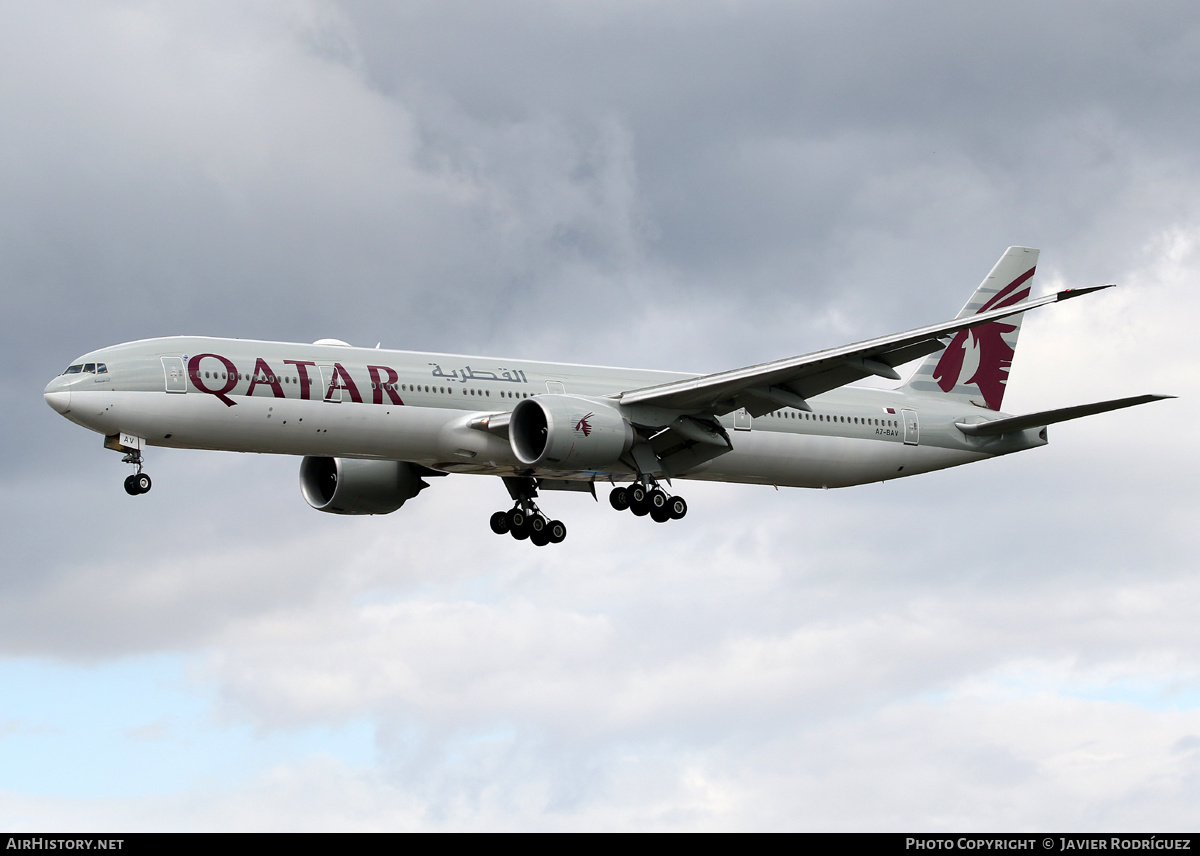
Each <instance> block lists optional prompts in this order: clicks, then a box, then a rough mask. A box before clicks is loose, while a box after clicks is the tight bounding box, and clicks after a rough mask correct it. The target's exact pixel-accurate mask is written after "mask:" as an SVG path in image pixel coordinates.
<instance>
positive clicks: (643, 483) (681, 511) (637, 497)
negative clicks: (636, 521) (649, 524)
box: [608, 476, 687, 523]
mask: <svg viewBox="0 0 1200 856" xmlns="http://www.w3.org/2000/svg"><path fill="white" fill-rule="evenodd" d="M608 502H609V504H610V505H611V506H612V507H613V508H615V509H616V510H617V511H624V510H625V509H627V508H628V509H629V510H630V511H632V512H633V513H634V514H635V515H637V516H638V517H645V516H646V515H647V514H648V515H650V519H651V520H653V521H654V522H656V523H666V522H667V521H668V520H680V519H682V518H683V516H684V515H685V514H687V502H685V501H684V499H683V497H682V496H671V495H670V494H669V493H667V492H666V491H665V490H663V489H662V488H661V487H660V486H659V484H658V482H657V481H655V479H654V478H653V477H650V476H639V477H638V480H637V481H635V482H634V483H633V484H631V485H629V487H614V488H613V489H612V492H611V493H610V494H609V495H608Z"/></svg>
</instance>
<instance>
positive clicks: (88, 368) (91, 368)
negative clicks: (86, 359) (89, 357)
mask: <svg viewBox="0 0 1200 856" xmlns="http://www.w3.org/2000/svg"><path fill="white" fill-rule="evenodd" d="M83 370H84V372H85V373H87V374H95V373H96V364H95V363H87V364H85V365H84V367H83Z"/></svg>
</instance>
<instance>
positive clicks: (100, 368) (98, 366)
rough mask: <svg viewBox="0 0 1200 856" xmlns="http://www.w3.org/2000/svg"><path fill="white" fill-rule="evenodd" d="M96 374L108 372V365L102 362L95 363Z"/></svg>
mask: <svg viewBox="0 0 1200 856" xmlns="http://www.w3.org/2000/svg"><path fill="white" fill-rule="evenodd" d="M96 374H108V366H106V365H104V363H96Z"/></svg>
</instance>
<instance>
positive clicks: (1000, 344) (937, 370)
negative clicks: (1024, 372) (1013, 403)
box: [933, 268, 1034, 410]
mask: <svg viewBox="0 0 1200 856" xmlns="http://www.w3.org/2000/svg"><path fill="white" fill-rule="evenodd" d="M1033 271H1034V269H1033V268H1030V269H1029V270H1027V271H1026V272H1025V273H1023V274H1022V275H1021V276H1019V277H1017V278H1016V279H1014V280H1013V281H1012V282H1010V283H1009V284H1008V285H1007V286H1005V287H1004V288H1002V289H1001V290H1000V291H998V292H997V293H996V294H995V295H994V296H993V297H992V298H991V299H990V300H988V301H987V302H986V303H984V304H983V305H982V306H981V307H979V309H977V310H976V313H975V314H979V313H980V312H988V311H990V310H992V309H1003V308H1004V307H1006V306H1012V305H1013V304H1015V303H1020V302H1021V301H1022V300H1024V299H1025V298H1027V297H1028V296H1029V286H1028V285H1027V283H1028V282H1029V280H1030V279H1032V278H1033ZM1022 286H1023V287H1022ZM1019 329H1020V324H1019V322H1018V323H1017V324H1004V323H1001V322H999V321H993V322H992V323H990V324H983V325H981V326H979V327H972V328H971V329H970V330H960V331H959V332H958V333H956V334H954V338H953V339H951V340H950V344H949V345H947V346H946V350H945V351H943V352H942V356H941V359H939V360H938V363H937V365H936V366H935V367H934V369H933V379H934V380H936V381H937V383H938V386H940V387H941V388H942V391H943V392H950V391H951V390H953V389H954V387H956V386H957V385H958V384H959V383H965V384H975V386H977V387H978V388H979V392H980V393H981V394H982V395H983V401H984V403H985V404H986V405H987V406H988V408H989V409H991V410H999V409H1000V404H1001V402H1003V400H1004V387H1005V384H1006V383H1008V369H1009V367H1010V366H1011V365H1012V358H1013V356H1014V354H1015V353H1016V352H1015V350H1014V347H1013V346H1014V345H1015V344H1016V337H1015V336H1014V337H1012V344H1010V343H1009V342H1008V341H1006V337H1008V336H1009V334H1010V333H1013V332H1014V331H1016V330H1019ZM968 336H970V340H971V351H972V352H973V353H974V354H975V355H976V359H977V362H976V365H975V371H974V372H973V373H972V374H971V376H970V377H969V378H967V379H966V380H965V381H964V380H961V377H962V374H963V367H964V365H965V363H966V361H967V355H968V349H967V337H968Z"/></svg>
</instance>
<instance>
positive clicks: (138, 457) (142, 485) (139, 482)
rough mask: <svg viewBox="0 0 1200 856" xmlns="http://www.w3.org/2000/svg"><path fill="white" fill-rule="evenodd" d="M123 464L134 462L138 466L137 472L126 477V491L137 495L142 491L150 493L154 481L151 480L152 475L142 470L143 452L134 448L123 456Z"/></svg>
mask: <svg viewBox="0 0 1200 856" xmlns="http://www.w3.org/2000/svg"><path fill="white" fill-rule="evenodd" d="M121 463H123V464H133V465H134V466H136V467H137V472H136V473H134V474H133V475H131V476H128V477H127V478H126V479H125V492H126V493H127V494H129V495H130V496H137V495H138V494H142V493H149V492H150V488H151V486H152V485H153V482H151V481H150V476H148V475H146V474H145V473H144V472H142V453H141V451H140V450H134V451H132V452H130V453H129V454H127V455H126V456H125V457H123V458H121Z"/></svg>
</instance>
